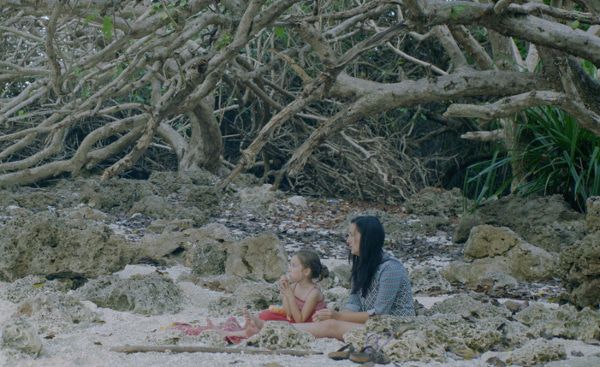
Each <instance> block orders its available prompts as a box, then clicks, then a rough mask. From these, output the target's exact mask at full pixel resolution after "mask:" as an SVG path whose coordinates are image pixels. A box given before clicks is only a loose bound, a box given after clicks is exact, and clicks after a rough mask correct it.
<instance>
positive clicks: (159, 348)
mask: <svg viewBox="0 0 600 367" xmlns="http://www.w3.org/2000/svg"><path fill="white" fill-rule="evenodd" d="M110 350H111V351H113V352H117V353H146V352H161V353H165V352H169V353H229V354H258V355H288V356H295V357H305V356H310V355H316V354H322V353H321V352H313V351H309V350H294V349H277V350H270V349H256V348H229V347H204V346H196V345H125V346H120V347H112V348H110Z"/></svg>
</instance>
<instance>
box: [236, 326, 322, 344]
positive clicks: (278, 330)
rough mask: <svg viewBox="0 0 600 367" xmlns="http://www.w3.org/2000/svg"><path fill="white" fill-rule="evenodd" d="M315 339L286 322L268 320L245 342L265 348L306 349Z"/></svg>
mask: <svg viewBox="0 0 600 367" xmlns="http://www.w3.org/2000/svg"><path fill="white" fill-rule="evenodd" d="M314 340H315V338H314V336H312V335H311V334H309V333H306V332H303V331H300V330H298V329H296V328H294V327H293V326H292V325H290V324H288V323H287V322H277V321H268V322H266V323H265V325H264V326H263V328H262V329H261V330H260V332H259V333H258V334H255V335H253V336H252V337H250V338H249V339H248V340H247V341H246V344H248V345H254V346H258V347H261V348H267V349H273V350H277V349H294V348H296V349H306V348H307V347H308V345H309V344H310V343H311V342H313V341H314Z"/></svg>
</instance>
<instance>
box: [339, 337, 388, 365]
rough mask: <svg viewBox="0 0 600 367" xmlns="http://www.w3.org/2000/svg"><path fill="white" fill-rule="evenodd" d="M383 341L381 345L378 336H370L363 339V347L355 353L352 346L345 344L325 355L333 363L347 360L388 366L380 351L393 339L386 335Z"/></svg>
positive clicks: (386, 359) (386, 358)
mask: <svg viewBox="0 0 600 367" xmlns="http://www.w3.org/2000/svg"><path fill="white" fill-rule="evenodd" d="M383 339H384V340H383V343H381V337H380V336H379V335H377V334H370V335H368V336H367V338H366V339H365V346H364V347H363V348H361V349H360V351H356V350H355V349H354V347H353V346H352V344H346V345H344V346H343V347H341V348H340V349H338V350H337V351H335V352H331V353H329V354H327V356H328V357H329V358H331V359H333V360H334V361H341V360H344V359H349V360H351V361H352V362H354V363H362V364H367V363H370V362H371V363H377V364H388V363H390V362H391V361H390V359H389V358H388V357H387V356H386V355H385V353H383V351H382V350H381V349H382V348H383V347H384V346H385V345H386V344H387V343H389V342H390V340H392V339H393V338H392V336H391V335H386V336H385V338H383Z"/></svg>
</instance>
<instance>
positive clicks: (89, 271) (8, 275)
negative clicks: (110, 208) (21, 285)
mask: <svg viewBox="0 0 600 367" xmlns="http://www.w3.org/2000/svg"><path fill="white" fill-rule="evenodd" d="M0 253H2V257H1V258H0V279H7V280H10V281H12V280H15V279H18V278H21V277H24V276H27V275H30V274H34V275H61V274H63V275H69V274H70V275H72V276H81V277H95V276H98V275H102V274H109V273H112V272H115V271H118V270H120V269H122V268H123V267H124V266H125V265H126V264H127V263H129V261H130V260H131V258H132V250H131V247H130V246H129V245H128V243H127V242H126V241H125V239H124V238H123V237H121V236H118V235H115V234H114V233H113V231H112V230H111V229H110V228H109V227H108V226H106V225H104V224H99V223H98V222H87V221H67V220H65V219H63V218H61V217H58V216H56V215H55V214H53V213H49V212H40V213H37V214H34V215H32V216H28V217H15V218H13V219H12V220H11V221H9V222H8V223H7V224H6V226H5V227H4V228H3V229H2V231H1V232H0Z"/></svg>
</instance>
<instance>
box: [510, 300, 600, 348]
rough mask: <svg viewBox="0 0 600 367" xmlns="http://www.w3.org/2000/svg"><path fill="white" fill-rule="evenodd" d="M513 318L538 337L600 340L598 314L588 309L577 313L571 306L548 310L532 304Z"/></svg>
mask: <svg viewBox="0 0 600 367" xmlns="http://www.w3.org/2000/svg"><path fill="white" fill-rule="evenodd" d="M514 318H515V319H516V320H517V321H519V322H521V323H522V324H524V325H527V326H528V327H529V328H530V334H532V335H535V336H539V337H561V338H565V339H578V340H582V341H585V342H590V341H594V340H598V339H600V312H599V311H594V310H591V309H589V308H586V309H583V310H582V311H577V309H576V308H575V307H573V306H572V305H562V306H560V307H558V308H557V309H549V308H546V307H544V306H543V305H541V304H532V305H530V306H529V307H527V308H525V309H523V310H522V311H520V312H518V313H517V314H516V315H515V316H514Z"/></svg>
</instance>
